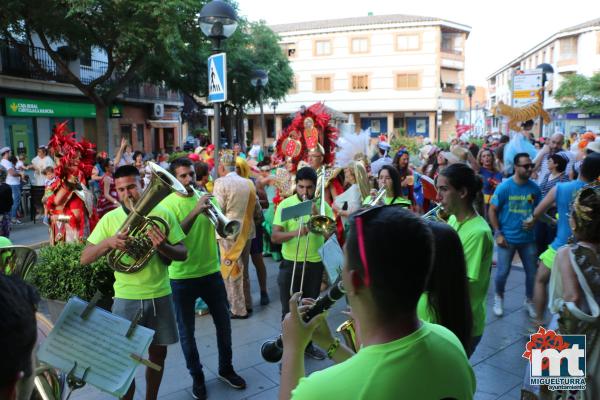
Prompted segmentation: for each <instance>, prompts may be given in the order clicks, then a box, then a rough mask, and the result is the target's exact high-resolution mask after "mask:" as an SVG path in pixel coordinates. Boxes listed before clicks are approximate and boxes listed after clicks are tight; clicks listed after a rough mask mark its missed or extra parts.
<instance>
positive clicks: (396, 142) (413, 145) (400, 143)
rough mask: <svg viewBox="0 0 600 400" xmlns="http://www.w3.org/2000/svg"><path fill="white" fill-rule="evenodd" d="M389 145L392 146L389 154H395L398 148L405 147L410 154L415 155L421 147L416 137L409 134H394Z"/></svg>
mask: <svg viewBox="0 0 600 400" xmlns="http://www.w3.org/2000/svg"><path fill="white" fill-rule="evenodd" d="M390 145H391V146H392V151H391V154H396V152H397V151H398V150H399V149H400V148H402V147H405V148H406V150H407V151H408V152H409V153H410V154H411V155H415V154H417V153H418V152H419V149H420V148H421V144H420V143H419V142H418V141H417V139H416V138H415V137H410V136H394V138H393V139H392V141H391V143H390Z"/></svg>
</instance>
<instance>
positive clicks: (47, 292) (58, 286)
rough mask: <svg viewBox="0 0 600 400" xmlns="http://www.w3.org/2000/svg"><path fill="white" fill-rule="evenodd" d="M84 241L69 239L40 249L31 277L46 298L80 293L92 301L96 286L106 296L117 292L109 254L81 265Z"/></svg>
mask: <svg viewBox="0 0 600 400" xmlns="http://www.w3.org/2000/svg"><path fill="white" fill-rule="evenodd" d="M83 248H84V245H83V243H66V244H58V245H56V246H45V247H42V248H41V249H40V253H39V255H38V262H37V264H36V265H35V266H34V267H33V268H32V269H31V273H30V274H29V277H28V281H29V283H31V284H32V285H34V286H35V287H36V288H37V289H38V291H39V292H40V295H41V296H42V297H45V298H47V299H52V300H62V301H67V300H68V299H69V298H70V297H72V296H78V297H80V298H81V299H83V300H86V301H90V300H91V299H92V297H93V296H94V294H95V293H96V291H97V290H99V291H100V292H102V293H103V294H104V297H105V298H110V297H112V296H114V291H113V283H114V281H115V278H114V273H113V270H112V269H111V268H110V267H109V266H108V263H107V261H106V257H102V258H100V259H99V260H97V261H95V262H93V263H92V264H89V265H81V264H80V263H79V258H80V257H81V252H82V251H83Z"/></svg>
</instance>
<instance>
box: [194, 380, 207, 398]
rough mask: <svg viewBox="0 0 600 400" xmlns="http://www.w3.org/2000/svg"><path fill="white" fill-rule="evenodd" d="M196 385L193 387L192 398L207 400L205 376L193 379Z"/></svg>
mask: <svg viewBox="0 0 600 400" xmlns="http://www.w3.org/2000/svg"><path fill="white" fill-rule="evenodd" d="M192 379H193V380H194V385H193V386H192V397H193V398H195V399H196V400H206V398H207V396H206V385H205V384H204V376H202V377H197V378H196V377H192Z"/></svg>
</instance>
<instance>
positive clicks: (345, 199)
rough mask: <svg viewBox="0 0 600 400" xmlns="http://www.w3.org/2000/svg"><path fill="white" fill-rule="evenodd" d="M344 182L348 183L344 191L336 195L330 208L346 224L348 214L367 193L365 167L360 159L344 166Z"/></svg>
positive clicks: (367, 180) (358, 205) (356, 208)
mask: <svg viewBox="0 0 600 400" xmlns="http://www.w3.org/2000/svg"><path fill="white" fill-rule="evenodd" d="M344 183H345V184H346V186H347V185H350V187H349V188H348V189H346V190H345V191H344V193H342V194H340V195H338V196H336V198H335V200H334V201H333V204H332V208H333V211H335V213H336V214H337V215H339V216H340V217H341V218H342V222H343V224H344V225H346V221H347V219H348V216H349V215H350V214H352V213H353V212H354V211H356V210H358V209H359V208H360V207H361V205H362V202H363V200H364V199H365V198H366V197H367V196H368V195H369V178H368V175H367V169H366V168H365V166H364V165H363V163H362V162H361V161H354V160H352V161H350V162H349V163H348V164H347V165H346V167H345V168H344Z"/></svg>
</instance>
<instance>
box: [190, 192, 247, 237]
mask: <svg viewBox="0 0 600 400" xmlns="http://www.w3.org/2000/svg"><path fill="white" fill-rule="evenodd" d="M193 193H195V195H196V199H198V200H199V199H200V197H202V196H204V195H205V194H208V193H205V192H200V193H198V192H196V191H193ZM208 204H209V207H208V209H207V210H206V216H207V217H208V219H209V221H210V222H211V223H212V224H213V226H214V227H215V230H216V231H217V233H218V234H219V236H221V237H222V238H226V237H230V236H235V235H237V233H238V232H239V231H240V227H241V224H240V222H239V221H235V220H230V219H229V218H227V217H226V216H225V215H224V214H223V213H222V212H221V210H219V208H218V207H215V205H214V204H213V203H212V202H210V201H209V203H208Z"/></svg>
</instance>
